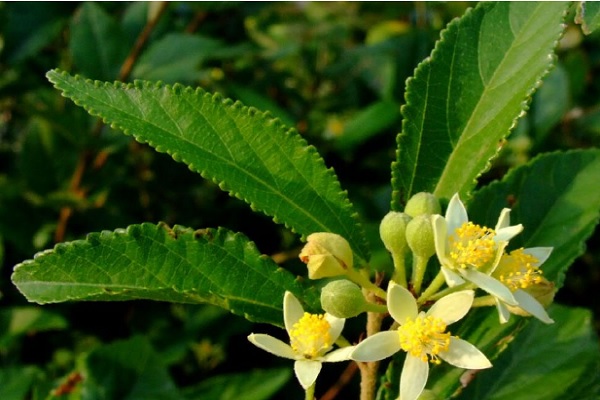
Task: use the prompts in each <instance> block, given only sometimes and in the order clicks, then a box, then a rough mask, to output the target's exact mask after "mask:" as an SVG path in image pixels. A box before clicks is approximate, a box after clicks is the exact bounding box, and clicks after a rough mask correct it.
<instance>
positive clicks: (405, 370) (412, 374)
mask: <svg viewBox="0 0 600 400" xmlns="http://www.w3.org/2000/svg"><path fill="white" fill-rule="evenodd" d="M428 377H429V364H428V363H427V361H423V360H421V359H419V358H417V357H414V356H411V355H410V354H407V355H406V360H404V366H403V367H402V375H400V398H401V399H402V400H417V399H418V398H419V395H421V393H422V392H423V389H425V384H426V383H427V378H428Z"/></svg>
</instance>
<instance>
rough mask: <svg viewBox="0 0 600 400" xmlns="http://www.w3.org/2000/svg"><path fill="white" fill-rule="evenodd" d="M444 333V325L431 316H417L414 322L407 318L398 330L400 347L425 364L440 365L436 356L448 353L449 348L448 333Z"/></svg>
mask: <svg viewBox="0 0 600 400" xmlns="http://www.w3.org/2000/svg"><path fill="white" fill-rule="evenodd" d="M445 331H446V324H445V323H444V321H442V320H441V319H440V318H437V317H432V316H429V317H424V316H418V317H417V318H416V319H414V320H413V319H411V318H408V319H407V320H406V322H405V323H403V324H402V325H400V327H399V328H398V336H399V337H400V347H401V348H402V350H404V351H406V352H407V353H409V354H410V355H411V356H414V357H418V358H420V359H421V360H423V361H425V362H427V361H430V362H432V363H434V364H440V363H441V361H440V359H439V358H438V356H437V355H438V354H439V353H441V352H444V351H448V347H449V346H450V333H447V332H445ZM428 356H429V357H428Z"/></svg>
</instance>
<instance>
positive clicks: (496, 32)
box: [392, 2, 567, 210]
mask: <svg viewBox="0 0 600 400" xmlns="http://www.w3.org/2000/svg"><path fill="white" fill-rule="evenodd" d="M566 8H567V3H559V2H556V3H542V2H540V3H534V2H506V3H504V2H501V3H480V4H479V5H478V6H477V7H476V8H475V9H473V10H470V11H469V12H467V13H466V14H465V15H464V16H463V17H462V18H461V19H459V20H455V21H453V22H451V23H450V24H449V25H448V27H447V29H446V30H445V31H443V32H442V35H441V39H440V41H438V43H437V45H436V47H435V49H434V50H433V52H432V54H431V56H430V57H429V58H428V59H426V60H425V61H424V62H422V63H421V64H420V65H419V67H418V68H417V69H416V71H415V75H414V77H413V78H411V79H410V80H409V81H408V84H407V90H406V95H405V97H406V105H405V106H403V108H402V115H403V117H404V120H403V125H402V133H401V134H400V135H399V136H398V151H397V159H396V162H395V163H394V164H393V165H392V186H393V197H392V209H394V210H400V209H401V206H402V204H404V203H405V202H406V200H407V199H408V198H410V196H411V195H413V194H415V193H417V192H421V191H428V192H433V193H434V194H436V195H437V196H438V197H442V198H444V197H445V198H450V197H451V196H452V195H453V194H454V193H461V194H465V193H467V192H468V191H469V190H470V189H471V188H472V187H473V185H474V182H475V179H476V178H477V176H478V175H479V174H481V172H482V171H484V170H485V169H486V168H487V165H488V163H489V160H490V159H491V158H493V157H494V156H495V155H496V153H497V152H498V143H499V142H500V141H501V140H502V139H503V138H504V137H505V136H506V135H508V133H509V131H510V129H511V128H512V126H513V125H514V124H515V121H516V119H517V118H518V117H519V116H520V115H521V114H522V113H523V112H524V111H525V110H526V108H527V102H528V101H529V100H530V96H531V94H532V93H533V91H534V90H535V88H536V86H538V85H539V83H540V79H541V78H542V77H543V76H544V75H545V74H546V73H547V71H548V69H549V68H550V67H551V65H552V62H553V58H554V48H555V47H556V44H557V41H558V39H559V37H560V35H561V32H562V30H563V24H562V20H563V14H564V12H565V10H566Z"/></svg>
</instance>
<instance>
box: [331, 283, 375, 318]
mask: <svg viewBox="0 0 600 400" xmlns="http://www.w3.org/2000/svg"><path fill="white" fill-rule="evenodd" d="M321 307H323V310H325V312H327V313H328V314H331V315H333V316H334V317H337V318H352V317H356V316H357V315H358V314H360V313H362V312H365V311H366V309H367V301H366V300H365V297H364V296H363V293H362V291H361V289H360V287H358V285H356V284H354V283H352V282H350V281H348V280H346V279H339V280H336V281H332V282H329V283H328V284H327V285H325V286H324V287H323V289H322V290H321Z"/></svg>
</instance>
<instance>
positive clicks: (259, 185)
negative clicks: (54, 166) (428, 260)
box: [47, 70, 368, 259]
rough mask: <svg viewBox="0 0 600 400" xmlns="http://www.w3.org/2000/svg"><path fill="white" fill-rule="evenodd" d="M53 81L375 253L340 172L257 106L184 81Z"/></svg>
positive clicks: (176, 152) (298, 219)
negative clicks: (182, 83) (342, 184)
mask: <svg viewBox="0 0 600 400" xmlns="http://www.w3.org/2000/svg"><path fill="white" fill-rule="evenodd" d="M47 76H48V79H50V81H51V82H52V83H54V85H55V86H56V87H57V88H58V89H60V90H62V91H63V95H64V96H66V97H69V98H71V99H72V100H73V101H74V102H75V103H76V104H78V105H80V106H83V107H84V108H85V109H86V110H87V111H88V112H89V113H90V114H92V115H97V116H100V117H102V118H103V119H104V120H105V121H106V122H108V123H111V124H112V125H113V126H115V127H117V128H119V129H122V130H123V131H124V132H125V133H128V134H132V135H133V136H134V137H135V138H136V140H138V141H140V142H147V143H149V144H150V145H151V146H153V147H155V148H156V149H157V151H161V152H167V153H169V154H171V155H172V156H173V158H174V159H175V160H177V161H181V162H183V163H185V164H187V165H188V166H189V168H190V169H191V170H193V171H196V172H198V173H200V174H201V175H202V176H204V177H205V178H207V179H212V180H213V181H215V182H218V183H219V185H220V187H221V188H222V189H223V190H227V191H229V192H230V193H231V194H232V195H234V196H236V197H238V198H240V199H243V200H244V201H246V202H248V203H249V204H250V205H251V206H252V207H253V208H254V209H257V210H261V211H263V212H264V213H265V214H267V215H270V216H273V217H274V219H275V220H276V221H277V222H283V223H285V224H286V226H288V227H290V228H291V229H293V230H295V231H296V232H298V233H300V234H301V235H303V236H307V235H309V234H311V233H313V232H334V233H337V234H339V235H342V236H343V237H345V238H346V239H347V240H348V241H349V242H350V244H351V246H352V248H353V250H354V251H355V255H357V256H358V257H360V258H362V259H367V258H368V248H367V245H366V241H365V238H364V232H363V230H362V227H360V226H359V225H358V222H357V215H356V213H355V212H354V210H353V207H352V205H351V204H350V201H349V200H348V198H347V195H346V193H345V192H343V191H342V190H341V188H340V184H339V181H338V180H337V178H336V176H335V173H334V172H333V171H332V170H330V169H327V168H326V167H325V164H324V162H323V159H322V158H321V157H320V156H319V154H318V153H317V151H316V150H315V149H314V147H312V146H308V145H307V144H306V142H305V141H304V139H302V138H301V137H300V136H299V135H298V133H297V132H296V131H294V130H292V129H287V128H285V127H284V126H282V125H281V124H280V123H279V121H278V120H275V119H272V118H271V117H270V116H269V115H268V114H263V113H261V112H258V111H257V110H256V109H253V108H248V107H245V106H243V105H242V104H241V103H239V102H238V103H234V102H232V101H231V100H226V99H223V98H222V97H221V96H219V95H212V94H209V93H206V92H204V91H202V90H201V89H196V90H193V89H191V88H184V87H182V86H180V85H175V86H173V87H171V86H163V85H161V84H151V83H148V82H137V83H136V84H135V85H125V84H122V83H118V82H117V83H114V84H111V83H102V82H92V81H89V80H83V79H81V78H79V77H71V76H69V75H68V74H66V73H61V72H59V71H56V70H55V71H50V72H48V75H47Z"/></svg>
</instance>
